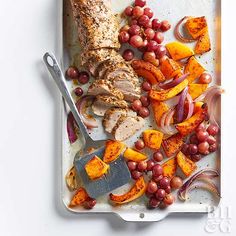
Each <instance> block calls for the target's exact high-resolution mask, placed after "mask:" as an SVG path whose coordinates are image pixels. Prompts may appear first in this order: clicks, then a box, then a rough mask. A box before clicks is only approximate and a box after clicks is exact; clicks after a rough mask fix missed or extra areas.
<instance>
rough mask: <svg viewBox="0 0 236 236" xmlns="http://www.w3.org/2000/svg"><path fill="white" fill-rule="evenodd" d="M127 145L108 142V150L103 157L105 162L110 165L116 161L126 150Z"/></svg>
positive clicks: (113, 141) (112, 141)
mask: <svg viewBox="0 0 236 236" xmlns="http://www.w3.org/2000/svg"><path fill="white" fill-rule="evenodd" d="M124 148H125V144H124V143H121V142H119V141H115V140H107V141H106V148H105V152H104V155H103V161H104V162H105V163H110V162H113V161H115V160H116V159H117V158H118V157H119V156H120V154H121V152H122V151H123V150H124Z"/></svg>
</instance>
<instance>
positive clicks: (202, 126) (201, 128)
mask: <svg viewBox="0 0 236 236" xmlns="http://www.w3.org/2000/svg"><path fill="white" fill-rule="evenodd" d="M200 130H203V131H205V130H206V126H205V124H204V123H203V122H202V123H201V124H200V125H199V126H198V127H197V128H196V130H195V131H196V132H198V131H200Z"/></svg>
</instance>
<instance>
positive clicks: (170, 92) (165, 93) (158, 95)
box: [149, 79, 188, 101]
mask: <svg viewBox="0 0 236 236" xmlns="http://www.w3.org/2000/svg"><path fill="white" fill-rule="evenodd" d="M186 86H188V79H185V80H184V81H183V82H181V83H179V84H178V85H177V86H175V87H173V88H171V89H167V90H162V91H156V90H153V89H152V90H151V91H150V93H149V96H150V98H152V99H154V100H157V101H166V100H168V99H170V98H173V97H174V96H176V95H177V94H179V93H180V92H181V91H182V90H184V89H185V88H186Z"/></svg>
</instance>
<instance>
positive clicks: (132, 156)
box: [124, 148, 147, 162]
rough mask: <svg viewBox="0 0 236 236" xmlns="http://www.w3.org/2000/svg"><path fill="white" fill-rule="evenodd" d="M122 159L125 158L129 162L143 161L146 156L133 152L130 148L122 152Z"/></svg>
mask: <svg viewBox="0 0 236 236" xmlns="http://www.w3.org/2000/svg"><path fill="white" fill-rule="evenodd" d="M124 158H126V159H127V160H129V161H136V162H140V161H144V160H146V159H147V156H146V155H145V154H144V153H141V152H138V151H135V150H133V149H131V148H127V149H126V150H125V152H124Z"/></svg>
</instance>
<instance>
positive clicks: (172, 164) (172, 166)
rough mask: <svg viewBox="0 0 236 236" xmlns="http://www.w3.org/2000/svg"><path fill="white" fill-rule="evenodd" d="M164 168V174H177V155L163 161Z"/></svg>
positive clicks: (170, 175)
mask: <svg viewBox="0 0 236 236" xmlns="http://www.w3.org/2000/svg"><path fill="white" fill-rule="evenodd" d="M162 169H163V176H167V177H169V178H172V177H173V176H174V175H175V172H176V169H177V161H176V157H173V158H171V159H170V160H168V161H166V162H165V163H163V164H162Z"/></svg>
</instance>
